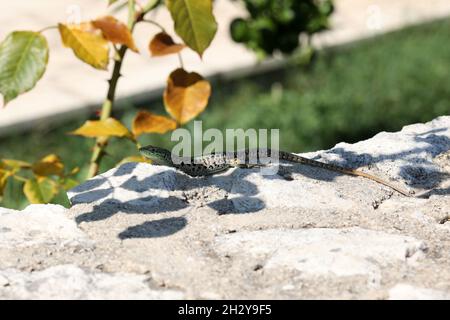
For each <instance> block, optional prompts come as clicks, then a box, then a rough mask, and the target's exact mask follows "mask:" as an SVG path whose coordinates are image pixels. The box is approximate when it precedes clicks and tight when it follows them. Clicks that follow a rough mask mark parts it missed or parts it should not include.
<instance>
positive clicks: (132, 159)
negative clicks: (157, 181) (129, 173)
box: [117, 156, 151, 166]
mask: <svg viewBox="0 0 450 320" xmlns="http://www.w3.org/2000/svg"><path fill="white" fill-rule="evenodd" d="M129 162H146V163H151V161H150V160H148V159H145V158H143V157H141V156H130V157H126V158H123V159H122V161H120V162H119V163H118V164H117V166H120V165H122V164H124V163H129Z"/></svg>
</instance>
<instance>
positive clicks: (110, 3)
mask: <svg viewBox="0 0 450 320" xmlns="http://www.w3.org/2000/svg"><path fill="white" fill-rule="evenodd" d="M115 2H117V0H108V6H110V5H112V4H114V3H115Z"/></svg>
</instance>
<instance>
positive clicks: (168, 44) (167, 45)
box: [149, 32, 186, 57]
mask: <svg viewBox="0 0 450 320" xmlns="http://www.w3.org/2000/svg"><path fill="white" fill-rule="evenodd" d="M184 48H186V45H184V44H177V43H175V42H174V41H173V39H172V37H171V36H169V35H168V34H167V33H165V32H160V33H158V34H157V35H156V36H154V37H153V39H152V41H150V45H149V50H150V53H151V54H152V56H153V57H158V56H165V55H168V54H172V53H178V52H180V51H181V50H183V49H184Z"/></svg>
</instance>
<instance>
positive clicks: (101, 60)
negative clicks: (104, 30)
mask: <svg viewBox="0 0 450 320" xmlns="http://www.w3.org/2000/svg"><path fill="white" fill-rule="evenodd" d="M58 28H59V33H60V35H61V39H62V42H63V44H64V45H65V46H66V47H69V48H71V49H72V50H73V52H74V53H75V55H76V56H77V57H78V58H79V59H80V60H82V61H84V62H86V63H87V64H90V65H91V66H93V67H94V68H96V69H102V70H106V68H107V67H108V63H109V44H108V41H106V39H105V38H104V37H103V35H102V34H101V32H100V31H99V30H97V29H95V28H94V26H93V25H92V24H91V23H89V22H85V23H82V24H77V25H74V24H71V25H65V24H62V23H60V24H59V25H58Z"/></svg>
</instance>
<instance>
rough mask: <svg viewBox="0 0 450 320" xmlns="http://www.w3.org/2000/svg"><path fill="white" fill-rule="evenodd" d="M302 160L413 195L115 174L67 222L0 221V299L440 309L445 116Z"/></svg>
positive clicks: (43, 210) (73, 196)
mask: <svg viewBox="0 0 450 320" xmlns="http://www.w3.org/2000/svg"><path fill="white" fill-rule="evenodd" d="M303 156H306V157H310V158H313V159H317V160H321V161H325V162H333V163H338V164H341V165H345V166H348V167H352V168H358V169H359V170H362V171H364V172H370V173H372V174H375V175H377V176H380V177H382V178H384V179H387V180H392V183H395V184H397V185H399V186H403V187H404V188H408V189H410V190H412V191H415V192H416V195H417V196H416V197H405V196H402V195H400V194H398V193H396V192H394V191H392V190H391V189H389V188H387V187H384V186H382V185H380V184H378V183H376V182H373V181H370V180H367V179H364V178H356V177H352V176H346V175H341V174H337V173H334V172H330V171H328V170H324V169H320V168H312V167H308V166H302V165H292V164H282V165H280V167H279V168H278V169H279V171H278V174H276V175H272V176H267V175H262V174H261V172H260V171H259V169H233V170H229V171H228V172H225V173H222V174H219V175H215V176H210V177H203V178H192V177H189V176H187V175H185V174H184V173H181V172H178V171H176V170H175V169H173V168H168V167H162V166H152V165H149V164H145V163H127V164H124V165H122V166H120V167H118V168H114V169H111V170H109V171H107V172H105V173H102V174H100V175H98V176H97V177H95V178H93V179H91V180H89V181H87V182H86V183H83V184H82V185H80V186H78V187H76V188H74V189H73V190H71V191H70V192H69V193H68V195H69V198H70V200H71V202H72V204H73V206H72V208H70V209H64V208H62V207H60V206H52V205H47V206H30V207H28V208H27V209H26V210H24V211H22V212H18V211H13V210H6V209H0V298H2V297H5V298H24V299H29V298H31V299H35V298H46V297H61V298H65V297H71V298H77V299H91V298H108V299H109V298H116V297H117V298H146V299H147V298H148V299H165V298H174V299H178V298H187V299H320V298H322V299H383V298H384V299H386V298H392V299H397V298H406V297H412V298H415V297H419V298H428V297H429V298H432V299H438V298H443V297H447V294H448V292H450V273H449V272H448V266H449V265H450V228H449V226H450V222H449V221H450V117H439V118H437V119H435V120H433V121H431V122H429V123H426V124H415V125H411V126H407V127H405V128H404V129H403V130H402V131H400V132H396V133H386V132H382V133H380V134H378V135H376V136H375V137H373V138H372V139H368V140H366V141H361V142H358V143H355V144H345V143H340V144H338V145H337V146H336V147H335V148H333V149H330V150H325V151H317V152H312V153H308V154H304V155H303ZM66 284H67V285H66Z"/></svg>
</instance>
